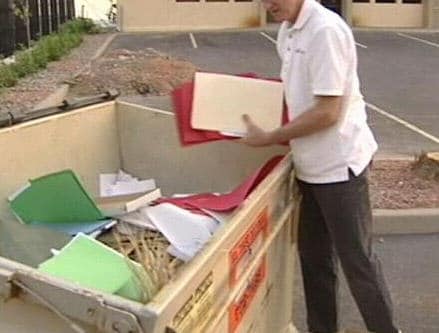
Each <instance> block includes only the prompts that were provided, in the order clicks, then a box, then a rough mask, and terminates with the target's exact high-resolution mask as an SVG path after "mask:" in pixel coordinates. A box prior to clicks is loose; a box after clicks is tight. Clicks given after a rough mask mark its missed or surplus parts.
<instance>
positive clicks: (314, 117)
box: [269, 97, 341, 144]
mask: <svg viewBox="0 0 439 333" xmlns="http://www.w3.org/2000/svg"><path fill="white" fill-rule="evenodd" d="M328 99H331V100H328ZM340 107H341V98H340V97H323V100H322V98H320V99H319V101H318V102H317V103H316V105H314V106H313V107H312V108H311V110H308V111H306V112H304V113H302V114H301V115H300V116H298V117H297V118H296V119H293V120H292V121H291V122H290V123H288V124H285V125H284V126H282V127H280V128H278V129H275V130H273V131H272V132H269V137H270V141H271V143H272V144H276V143H281V142H286V141H290V140H292V139H295V138H300V137H303V136H307V135H311V134H314V133H316V132H319V131H321V130H324V129H326V128H329V127H331V126H334V125H335V124H336V123H337V121H338V118H339V116H340Z"/></svg>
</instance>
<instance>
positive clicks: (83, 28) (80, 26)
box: [60, 18, 99, 34]
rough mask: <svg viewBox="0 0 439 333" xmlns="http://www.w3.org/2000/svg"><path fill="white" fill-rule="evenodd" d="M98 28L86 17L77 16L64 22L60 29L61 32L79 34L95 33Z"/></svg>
mask: <svg viewBox="0 0 439 333" xmlns="http://www.w3.org/2000/svg"><path fill="white" fill-rule="evenodd" d="M98 30H99V29H98V28H97V26H96V24H94V22H93V21H92V20H90V19H87V18H78V19H76V20H73V21H69V22H67V23H64V24H63V26H62V27H61V29H60V31H61V32H66V33H79V34H84V33H85V34H89V33H96V31H98Z"/></svg>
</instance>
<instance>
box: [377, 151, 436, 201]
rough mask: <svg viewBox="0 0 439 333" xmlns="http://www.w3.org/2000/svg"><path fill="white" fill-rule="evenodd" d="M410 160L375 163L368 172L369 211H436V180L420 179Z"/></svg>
mask: <svg viewBox="0 0 439 333" xmlns="http://www.w3.org/2000/svg"><path fill="white" fill-rule="evenodd" d="M413 165H414V163H413V162H412V161H386V160H384V161H375V162H374V163H373V165H372V169H371V172H370V195H371V200H372V206H373V208H387V209H404V208H439V181H437V180H433V179H424V178H421V176H419V174H418V173H417V172H416V170H415V169H414V168H413Z"/></svg>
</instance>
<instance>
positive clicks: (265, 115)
mask: <svg viewBox="0 0 439 333" xmlns="http://www.w3.org/2000/svg"><path fill="white" fill-rule="evenodd" d="M282 110H283V88H282V84H281V83H280V82H277V81H269V80H262V79H254V78H245V77H239V76H233V75H225V74H213V73H200V72H197V73H195V84H194V96H193V101H192V118H191V126H192V128H195V129H202V130H213V131H220V132H226V133H235V134H237V135H244V134H245V133H246V127H245V125H244V123H243V121H242V115H243V114H248V115H249V116H250V117H251V118H252V120H253V121H254V122H255V123H256V124H257V125H258V126H260V127H261V128H263V129H264V130H273V129H275V128H277V127H280V126H281V124H282Z"/></svg>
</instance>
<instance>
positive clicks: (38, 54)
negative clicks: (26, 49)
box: [31, 44, 49, 68]
mask: <svg viewBox="0 0 439 333" xmlns="http://www.w3.org/2000/svg"><path fill="white" fill-rule="evenodd" d="M31 53H32V57H33V58H34V62H35V64H36V65H37V66H38V68H46V66H47V63H48V62H49V56H48V54H47V51H46V49H45V48H44V47H43V46H42V45H40V44H37V45H36V46H35V47H34V49H33V50H32V51H31Z"/></svg>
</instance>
